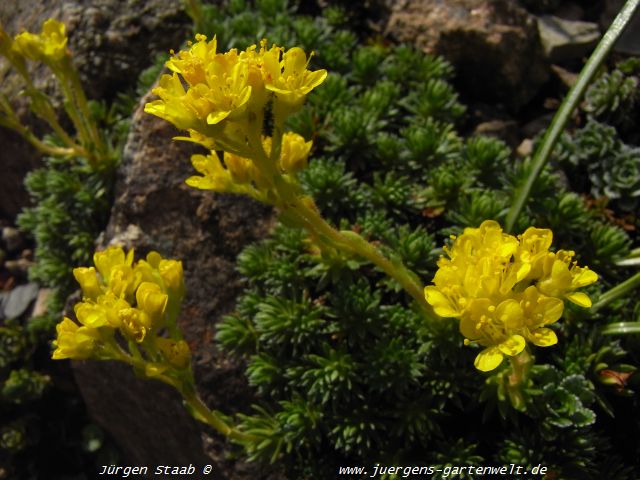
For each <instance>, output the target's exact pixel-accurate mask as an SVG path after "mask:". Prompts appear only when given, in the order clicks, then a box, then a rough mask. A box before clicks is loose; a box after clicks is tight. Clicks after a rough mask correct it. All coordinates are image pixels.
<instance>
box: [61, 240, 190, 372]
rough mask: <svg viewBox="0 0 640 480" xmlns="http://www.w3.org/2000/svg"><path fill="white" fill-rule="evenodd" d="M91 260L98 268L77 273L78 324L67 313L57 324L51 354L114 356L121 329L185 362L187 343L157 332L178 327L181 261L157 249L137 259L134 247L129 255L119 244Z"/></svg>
mask: <svg viewBox="0 0 640 480" xmlns="http://www.w3.org/2000/svg"><path fill="white" fill-rule="evenodd" d="M93 260H94V266H91V267H80V268H76V269H74V271H73V275H74V277H75V278H76V280H77V281H78V283H79V284H80V287H81V288H82V296H83V299H82V301H81V302H79V303H78V304H76V305H75V307H74V311H75V316H76V318H77V321H78V323H76V322H74V321H73V320H71V319H70V318H68V317H64V319H63V320H62V322H61V323H60V324H58V326H57V333H58V335H57V339H56V340H55V341H54V346H55V347H56V348H55V351H54V352H53V358H54V359H64V358H73V359H86V358H112V357H113V354H114V351H115V350H117V349H118V347H117V345H116V342H115V334H116V332H119V333H120V335H121V336H122V337H123V338H124V339H125V340H126V341H127V342H134V343H135V344H142V345H144V346H146V348H147V350H148V351H151V352H155V351H159V352H169V353H171V352H174V353H175V355H173V354H172V355H173V356H171V355H169V356H166V355H165V358H164V360H166V361H167V362H169V363H171V364H180V365H182V364H184V363H185V358H184V356H185V347H186V344H184V345H183V343H184V342H182V341H181V340H169V339H165V338H163V337H160V336H159V335H158V334H159V333H160V332H161V331H162V330H163V329H166V330H172V328H173V327H175V322H176V316H177V312H178V310H179V306H180V303H181V301H182V298H183V297H184V278H183V270H182V263H181V262H179V261H176V260H169V259H164V258H162V257H161V256H160V255H159V254H158V253H157V252H151V253H149V254H148V255H147V257H146V260H140V261H138V262H137V263H134V262H133V250H131V251H129V252H128V253H125V252H124V250H123V249H122V248H121V247H109V248H107V249H106V250H104V251H101V252H96V253H95V255H94V257H93ZM167 342H173V344H172V345H173V347H171V348H169V346H167ZM181 342H182V343H181ZM178 344H179V345H178ZM186 348H187V352H188V347H186ZM167 355H168V353H167ZM178 357H180V358H178Z"/></svg>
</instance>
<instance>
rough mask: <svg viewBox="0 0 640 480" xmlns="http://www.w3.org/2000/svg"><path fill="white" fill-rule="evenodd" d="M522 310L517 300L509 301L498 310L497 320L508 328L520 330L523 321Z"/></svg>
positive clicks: (501, 304)
mask: <svg viewBox="0 0 640 480" xmlns="http://www.w3.org/2000/svg"><path fill="white" fill-rule="evenodd" d="M522 315H523V313H522V308H521V307H520V303H518V302H517V301H516V300H513V299H511V298H510V299H508V300H505V301H504V302H502V303H500V305H498V307H497V308H496V318H497V319H498V320H500V322H501V323H502V324H503V325H505V326H506V327H507V328H518V327H520V325H521V324H522V320H523V316H522Z"/></svg>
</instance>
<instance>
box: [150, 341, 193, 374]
mask: <svg viewBox="0 0 640 480" xmlns="http://www.w3.org/2000/svg"><path fill="white" fill-rule="evenodd" d="M157 345H158V348H159V349H160V351H161V352H162V354H163V355H164V358H165V359H166V360H167V361H168V362H169V363H170V364H171V365H173V366H174V367H176V368H186V367H188V366H189V363H190V361H191V350H190V349H189V345H188V344H187V342H185V341H184V340H177V341H176V340H170V339H168V338H158V339H157Z"/></svg>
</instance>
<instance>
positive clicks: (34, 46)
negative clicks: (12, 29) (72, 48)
mask: <svg viewBox="0 0 640 480" xmlns="http://www.w3.org/2000/svg"><path fill="white" fill-rule="evenodd" d="M0 43H4V42H0ZM12 50H13V51H14V52H15V53H17V54H18V55H21V56H23V57H26V58H28V59H30V60H34V61H37V62H42V63H45V64H46V65H49V66H51V67H53V66H57V65H60V64H61V63H62V62H63V61H65V60H66V59H68V58H69V52H68V51H67V35H66V33H65V26H64V23H62V22H58V21H57V20H54V19H52V18H50V19H48V20H46V21H45V22H44V24H43V25H42V32H41V33H39V34H38V33H30V32H22V33H20V34H18V35H16V37H15V39H14V40H13V45H12Z"/></svg>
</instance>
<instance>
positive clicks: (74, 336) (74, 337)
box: [52, 317, 100, 360]
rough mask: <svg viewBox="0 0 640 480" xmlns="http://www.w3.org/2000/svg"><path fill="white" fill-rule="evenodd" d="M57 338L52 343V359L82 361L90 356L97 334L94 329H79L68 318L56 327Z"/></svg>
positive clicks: (97, 337) (96, 340) (97, 338)
mask: <svg viewBox="0 0 640 480" xmlns="http://www.w3.org/2000/svg"><path fill="white" fill-rule="evenodd" d="M56 332H57V338H56V340H54V341H53V346H54V347H55V350H54V352H53V355H52V358H53V359H54V360H62V359H65V358H73V359H76V360H83V359H86V358H89V357H91V356H92V354H93V352H94V350H95V347H96V344H97V342H98V341H99V338H100V337H99V334H98V332H97V331H96V330H95V329H92V328H88V327H79V326H78V324H77V323H75V322H74V321H73V320H71V319H70V318H68V317H64V319H63V320H62V322H60V323H59V324H58V325H56Z"/></svg>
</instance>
